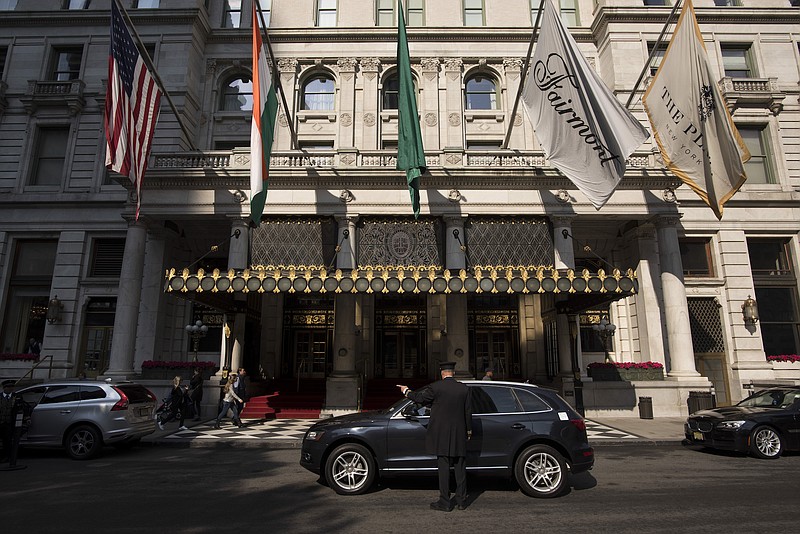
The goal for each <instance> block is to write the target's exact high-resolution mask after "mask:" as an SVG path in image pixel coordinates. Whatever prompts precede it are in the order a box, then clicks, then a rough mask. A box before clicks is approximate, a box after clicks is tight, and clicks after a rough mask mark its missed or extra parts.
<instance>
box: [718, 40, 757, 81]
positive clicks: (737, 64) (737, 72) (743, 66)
mask: <svg viewBox="0 0 800 534" xmlns="http://www.w3.org/2000/svg"><path fill="white" fill-rule="evenodd" d="M720 51H721V52H722V67H723V69H724V70H725V76H730V77H731V78H755V77H756V72H755V68H754V65H753V59H752V54H751V53H750V46H749V45H745V44H721V45H720Z"/></svg>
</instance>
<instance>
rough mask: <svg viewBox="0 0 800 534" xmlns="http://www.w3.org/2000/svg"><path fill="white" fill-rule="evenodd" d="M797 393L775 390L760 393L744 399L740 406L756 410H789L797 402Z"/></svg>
mask: <svg viewBox="0 0 800 534" xmlns="http://www.w3.org/2000/svg"><path fill="white" fill-rule="evenodd" d="M797 393H800V392H797V391H793V390H783V389H773V390H763V391H759V392H757V393H755V394H753V395H752V396H750V397H748V398H746V399H744V400H743V401H742V402H740V403H739V404H738V406H750V407H755V408H788V407H789V406H791V405H792V403H793V402H794V401H795V399H796V397H795V395H796V394H797Z"/></svg>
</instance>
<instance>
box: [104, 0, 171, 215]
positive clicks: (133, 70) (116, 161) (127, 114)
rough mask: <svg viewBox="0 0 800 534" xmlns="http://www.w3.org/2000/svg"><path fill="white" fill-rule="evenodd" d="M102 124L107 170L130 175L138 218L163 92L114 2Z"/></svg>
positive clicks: (112, 5)
mask: <svg viewBox="0 0 800 534" xmlns="http://www.w3.org/2000/svg"><path fill="white" fill-rule="evenodd" d="M108 84H109V87H108V94H107V95H106V109H105V116H104V118H103V123H104V125H105V130H106V167H108V168H109V169H111V170H112V171H115V172H118V173H120V174H122V175H123V176H127V177H128V178H129V179H130V180H131V183H132V184H133V186H134V188H135V189H136V218H137V219H138V218H139V207H140V205H141V202H140V198H141V187H142V179H144V173H145V171H146V170H147V158H148V157H149V156H150V144H151V141H152V140H153V131H154V130H155V128H156V122H157V121H158V111H159V104H160V102H161V90H160V89H159V88H158V86H157V85H156V82H155V80H154V79H153V77H152V76H151V75H150V72H149V71H148V70H147V67H146V66H145V63H144V60H143V59H142V56H141V54H139V50H138V49H137V48H136V45H135V44H134V43H133V39H132V38H131V34H130V32H128V28H127V26H125V22H124V21H123V20H122V15H121V14H120V11H119V9H118V8H117V3H116V1H112V2H111V50H110V52H109V56H108Z"/></svg>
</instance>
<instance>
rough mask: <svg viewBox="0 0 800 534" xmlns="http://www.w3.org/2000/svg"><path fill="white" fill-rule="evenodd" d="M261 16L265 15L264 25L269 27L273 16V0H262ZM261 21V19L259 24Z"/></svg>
mask: <svg viewBox="0 0 800 534" xmlns="http://www.w3.org/2000/svg"><path fill="white" fill-rule="evenodd" d="M261 16H263V17H264V27H265V28H269V23H270V19H271V18H272V0H261ZM260 23H261V21H259V24H260Z"/></svg>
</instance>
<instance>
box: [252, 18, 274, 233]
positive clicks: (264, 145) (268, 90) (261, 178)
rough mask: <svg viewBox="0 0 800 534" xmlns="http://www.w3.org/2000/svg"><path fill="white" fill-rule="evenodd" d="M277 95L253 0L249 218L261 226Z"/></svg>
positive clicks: (265, 198)
mask: <svg viewBox="0 0 800 534" xmlns="http://www.w3.org/2000/svg"><path fill="white" fill-rule="evenodd" d="M277 115H278V97H277V95H276V93H275V84H274V83H273V80H272V76H271V72H270V69H269V64H268V63H267V51H266V49H265V48H264V44H263V42H262V40H261V31H260V30H259V25H258V14H257V12H256V3H255V2H253V121H252V123H251V125H250V220H251V221H252V224H254V225H255V226H258V225H259V224H260V223H261V215H262V214H263V213H264V204H265V203H266V201H267V185H268V182H267V180H268V178H269V176H268V169H269V158H270V156H271V155H272V140H273V135H274V132H275V120H276V118H277Z"/></svg>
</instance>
